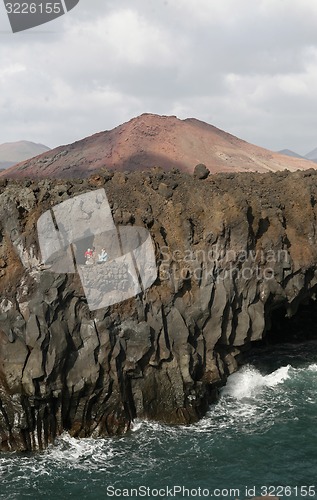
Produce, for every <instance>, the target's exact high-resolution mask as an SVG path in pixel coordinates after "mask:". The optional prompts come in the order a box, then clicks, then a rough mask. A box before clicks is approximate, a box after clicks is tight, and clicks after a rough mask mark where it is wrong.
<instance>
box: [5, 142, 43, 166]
mask: <svg viewBox="0 0 317 500" xmlns="http://www.w3.org/2000/svg"><path fill="white" fill-rule="evenodd" d="M49 149H50V148H48V147H47V146H44V145H43V144H36V143H35V142H30V141H17V142H5V143H3V144H0V169H4V168H8V167H11V166H12V165H15V164H16V163H19V162H21V161H24V160H28V159H30V158H34V156H37V155H39V154H41V153H46V152H47V151H49Z"/></svg>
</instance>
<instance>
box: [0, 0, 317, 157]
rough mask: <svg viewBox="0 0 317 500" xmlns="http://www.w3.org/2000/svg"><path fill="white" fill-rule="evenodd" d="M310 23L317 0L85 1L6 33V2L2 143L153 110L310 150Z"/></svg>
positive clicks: (76, 134) (316, 142)
mask: <svg viewBox="0 0 317 500" xmlns="http://www.w3.org/2000/svg"><path fill="white" fill-rule="evenodd" d="M316 26H317V1H316V0H80V2H79V4H78V5H77V7H75V8H74V9H73V10H72V11H70V12H69V13H68V14H67V15H65V16H63V17H61V18H59V19H57V20H55V21H52V22H51V23H48V24H46V25H43V26H41V27H39V28H34V29H32V30H28V31H25V32H22V33H16V34H12V32H10V25H9V21H8V18H7V15H6V12H5V8H4V5H3V2H1V5H0V113H1V131H0V143H2V142H8V141H16V140H20V139H26V140H31V141H34V142H41V143H43V144H46V145H48V146H50V147H55V146H58V145H60V144H66V143H70V142H73V141H75V140H77V139H80V138H83V137H85V136H88V135H91V134H93V133H95V132H99V131H101V130H108V129H111V128H113V127H115V126H117V125H119V124H121V123H123V122H124V121H127V120H129V119H130V118H132V117H134V116H137V115H139V114H141V113H143V112H152V113H158V114H165V115H177V116H178V117H179V118H186V117H195V118H198V119H201V120H204V121H207V122H208V123H211V124H213V125H215V126H217V127H219V128H222V129H223V130H226V131H228V132H230V133H232V134H234V135H237V136H238V137H240V138H242V139H245V140H247V141H249V142H252V143H254V144H258V145H260V146H264V147H267V148H270V149H273V150H279V149H283V148H290V149H293V150H295V151H297V152H298V153H300V154H305V153H307V152H309V151H310V150H312V149H314V148H316V147H317V29H316Z"/></svg>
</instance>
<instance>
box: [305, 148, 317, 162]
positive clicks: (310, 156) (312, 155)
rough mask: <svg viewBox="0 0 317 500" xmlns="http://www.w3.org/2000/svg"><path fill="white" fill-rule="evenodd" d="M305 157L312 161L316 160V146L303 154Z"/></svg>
mask: <svg viewBox="0 0 317 500" xmlns="http://www.w3.org/2000/svg"><path fill="white" fill-rule="evenodd" d="M305 158H307V159H308V160H312V161H317V148H315V149H313V150H312V151H311V152H310V153H307V155H305Z"/></svg>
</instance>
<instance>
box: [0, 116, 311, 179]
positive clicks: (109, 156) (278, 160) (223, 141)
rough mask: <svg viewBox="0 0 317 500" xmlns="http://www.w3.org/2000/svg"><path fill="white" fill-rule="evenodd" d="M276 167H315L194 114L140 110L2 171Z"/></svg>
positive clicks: (73, 173)
mask: <svg viewBox="0 0 317 500" xmlns="http://www.w3.org/2000/svg"><path fill="white" fill-rule="evenodd" d="M198 163H204V164H205V165H206V166H207V168H208V169H209V170H210V171H211V172H212V173H216V172H275V171H278V170H285V169H288V170H291V171H294V170H298V169H302V170H304V169H309V168H316V164H314V163H313V162H310V161H307V160H306V159H301V158H294V157H290V156H285V155H281V154H279V153H274V152H273V151H269V150H267V149H264V148H260V147H258V146H254V145H252V144H249V143H248V142H245V141H243V140H241V139H239V138H237V137H235V136H233V135H231V134H228V133H227V132H224V131H223V130H220V129H218V128H216V127H214V126H213V125H209V124H207V123H204V122H202V121H199V120H196V119H195V118H187V119H185V120H179V119H178V118H176V116H159V115H153V114H148V113H146V114H143V115H141V116H138V117H136V118H133V119H132V120H130V121H128V122H127V123H124V124H123V125H120V126H118V127H116V128H114V129H113V130H110V131H105V132H100V133H98V134H95V135H92V136H91V137H87V138H86V139H82V140H80V141H77V142H75V143H73V144H69V145H67V146H60V147H58V148H56V149H53V150H51V151H49V152H46V153H43V154H41V155H40V156H37V157H36V158H34V159H31V160H27V161H24V162H22V163H20V164H18V165H15V166H13V167H11V168H9V169H8V170H6V171H5V172H2V173H0V175H1V176H5V177H15V178H19V177H31V178H32V177H36V178H45V177H52V178H53V177H55V178H56V177H60V178H61V177H64V178H71V177H87V176H89V175H91V174H92V173H93V172H97V171H98V170H100V169H103V168H107V169H115V170H121V171H125V170H129V171H131V170H145V169H147V168H149V167H152V166H161V167H162V168H164V169H166V170H170V169H172V168H178V169H180V170H181V171H184V172H189V173H192V172H193V170H194V168H195V166H196V165H197V164H198Z"/></svg>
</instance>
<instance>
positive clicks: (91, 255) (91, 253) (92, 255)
mask: <svg viewBox="0 0 317 500" xmlns="http://www.w3.org/2000/svg"><path fill="white" fill-rule="evenodd" d="M85 259H86V260H85V264H86V265H91V264H95V263H96V249H95V247H92V248H87V250H86V252H85ZM107 259H108V254H107V252H106V250H105V248H102V249H101V252H100V253H99V254H98V260H97V264H102V263H103V262H106V261H107Z"/></svg>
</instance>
